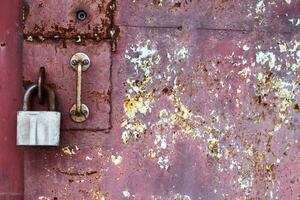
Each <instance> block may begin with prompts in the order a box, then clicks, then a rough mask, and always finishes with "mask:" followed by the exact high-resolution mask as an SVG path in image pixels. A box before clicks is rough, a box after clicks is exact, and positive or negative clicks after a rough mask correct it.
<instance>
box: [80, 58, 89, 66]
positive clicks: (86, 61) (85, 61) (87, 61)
mask: <svg viewBox="0 0 300 200" xmlns="http://www.w3.org/2000/svg"><path fill="white" fill-rule="evenodd" d="M82 63H83V64H84V65H88V64H90V61H89V60H88V59H84V60H83V62H82Z"/></svg>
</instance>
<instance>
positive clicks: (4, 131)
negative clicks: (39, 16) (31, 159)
mask: <svg viewBox="0 0 300 200" xmlns="http://www.w3.org/2000/svg"><path fill="white" fill-rule="evenodd" d="M20 14H21V2H20V1H19V0H2V1H1V6H0V24H1V25H0V69H1V71H0V94H1V97H0V105H1V106H0V108H1V112H0V127H1V131H0V147H1V151H0V199H5V200H18V199H19V200H21V199H23V151H22V149H21V148H19V147H16V131H15V130H16V112H17V110H19V106H20V105H21V101H22V94H21V93H22V92H21V88H20V84H22V76H21V34H20V28H21V27H20V25H21V23H20V22H21V21H20V20H21V16H20Z"/></svg>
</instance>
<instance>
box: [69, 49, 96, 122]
mask: <svg viewBox="0 0 300 200" xmlns="http://www.w3.org/2000/svg"><path fill="white" fill-rule="evenodd" d="M90 63H91V62H90V58H89V57H88V56H87V55H86V54H85V53H81V52H79V53H76V54H74V55H73V56H72V58H71V61H70V65H71V67H72V68H73V70H74V71H76V72H77V83H76V104H74V105H73V106H72V107H71V109H70V116H71V119H72V120H73V121H74V122H77V123H80V122H84V121H85V120H87V118H88V117H89V114H90V112H89V108H88V107H87V105H85V104H83V103H82V102H81V88H82V87H81V86H82V84H81V83H82V72H84V71H86V70H87V69H88V68H89V67H90Z"/></svg>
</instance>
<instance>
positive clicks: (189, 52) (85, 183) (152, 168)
mask: <svg viewBox="0 0 300 200" xmlns="http://www.w3.org/2000/svg"><path fill="white" fill-rule="evenodd" d="M80 12H84V13H85V14H86V16H85V17H84V19H83V20H81V19H80V18H78V13H80ZM299 27H300V1H299V0H244V1H239V0H226V1H225V0H214V1H212V0H210V1H202V0H194V1H192V0H176V1H175V0H151V1H149V0H119V1H118V0H117V1H114V0H85V1H83V0H68V1H58V0H52V1H46V0H25V6H24V42H23V45H24V48H23V68H24V70H23V76H24V87H26V86H28V85H30V84H32V82H34V81H35V80H36V74H37V73H38V69H39V68H40V66H44V67H45V68H46V70H47V78H48V82H50V83H51V85H52V86H53V87H54V88H55V89H56V93H57V97H58V102H57V104H58V110H59V111H61V112H62V116H63V122H62V138H61V146H60V147H59V148H43V147H39V148H30V149H26V153H25V172H24V173H25V178H24V179H25V199H30V200H31V199H39V200H48V199H51V200H52V199H59V200H60V199H98V200H121V199H136V200H148V199H149V200H199V199H203V200H212V199H213V200H219V199H228V200H231V199H284V200H294V199H300V182H299V176H300V174H299V167H300V157H299V155H300V154H299V153H298V152H299V150H300V146H299V145H300V144H299V143H298V140H299V137H300V132H299V130H300V121H299V120H300V112H299V110H300V93H299V92H300V91H299V80H300V79H299V78H300V76H299V75H300V71H299V67H300V29H299ZM79 51H80V52H85V53H86V54H88V55H89V56H90V58H91V67H90V69H89V70H88V71H87V72H85V73H83V77H84V78H83V87H82V90H83V101H84V102H85V104H87V105H88V106H89V108H90V111H91V113H90V117H89V118H88V120H87V121H86V122H84V123H74V122H73V121H72V120H71V119H70V117H69V108H70V106H71V105H73V104H74V102H75V94H76V89H75V86H76V75H75V73H74V71H73V70H72V69H71V68H70V66H69V62H70V58H71V57H72V55H73V54H74V53H76V52H79Z"/></svg>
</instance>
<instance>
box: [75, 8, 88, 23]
mask: <svg viewBox="0 0 300 200" xmlns="http://www.w3.org/2000/svg"><path fill="white" fill-rule="evenodd" d="M86 17H87V13H86V12H85V11H84V10H78V11H77V19H78V20H79V21H84V20H85V19H86Z"/></svg>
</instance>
